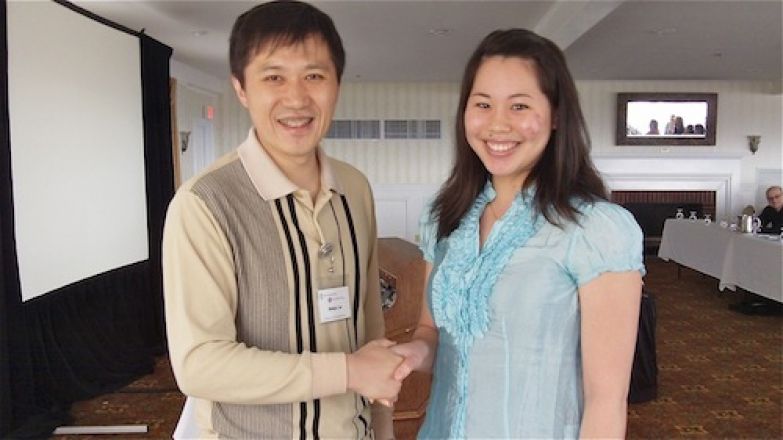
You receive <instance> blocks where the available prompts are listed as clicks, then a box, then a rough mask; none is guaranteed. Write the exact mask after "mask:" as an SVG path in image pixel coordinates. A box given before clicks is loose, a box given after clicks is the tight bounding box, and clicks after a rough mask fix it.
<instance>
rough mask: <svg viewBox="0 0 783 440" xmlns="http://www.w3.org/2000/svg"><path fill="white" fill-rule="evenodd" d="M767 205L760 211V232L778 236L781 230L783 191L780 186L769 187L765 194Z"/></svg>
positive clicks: (782, 222)
mask: <svg viewBox="0 0 783 440" xmlns="http://www.w3.org/2000/svg"><path fill="white" fill-rule="evenodd" d="M766 196H767V203H769V205H768V206H767V207H766V208H764V210H763V211H761V214H760V215H759V219H760V220H761V232H766V233H771V234H780V233H781V232H783V231H781V228H783V189H781V188H780V186H777V185H775V186H770V187H769V188H767V192H766Z"/></svg>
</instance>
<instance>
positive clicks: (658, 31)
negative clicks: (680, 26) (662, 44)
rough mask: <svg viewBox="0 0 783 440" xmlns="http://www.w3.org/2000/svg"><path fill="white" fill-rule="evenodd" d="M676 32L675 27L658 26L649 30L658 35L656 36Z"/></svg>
mask: <svg viewBox="0 0 783 440" xmlns="http://www.w3.org/2000/svg"><path fill="white" fill-rule="evenodd" d="M676 32H677V28H673V27H664V28H660V29H652V30H651V31H650V33H651V34H653V35H658V36H661V35H670V34H673V33H676Z"/></svg>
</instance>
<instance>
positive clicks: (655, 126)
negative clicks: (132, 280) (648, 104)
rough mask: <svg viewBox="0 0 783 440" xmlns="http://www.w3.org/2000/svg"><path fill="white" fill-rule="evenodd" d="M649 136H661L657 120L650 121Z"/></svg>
mask: <svg viewBox="0 0 783 440" xmlns="http://www.w3.org/2000/svg"><path fill="white" fill-rule="evenodd" d="M647 134H648V135H652V134H661V133H660V132H659V131H658V121H657V120H655V119H650V129H649V130H648V131H647Z"/></svg>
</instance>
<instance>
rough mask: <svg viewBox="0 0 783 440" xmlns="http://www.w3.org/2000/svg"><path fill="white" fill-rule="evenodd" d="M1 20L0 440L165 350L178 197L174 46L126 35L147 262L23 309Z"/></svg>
mask: <svg viewBox="0 0 783 440" xmlns="http://www.w3.org/2000/svg"><path fill="white" fill-rule="evenodd" d="M57 2H58V3H61V4H62V2H60V1H57ZM71 9H75V10H78V8H74V7H72V8H71ZM0 14H2V16H1V17H0V22H1V24H0V26H2V28H1V29H0V37H2V58H1V59H0V62H1V63H2V65H0V70H1V71H0V99H2V102H1V103H0V269H2V270H0V437H3V438H5V437H10V438H44V437H48V436H49V435H50V434H51V432H52V430H53V429H54V428H55V427H57V426H59V425H61V424H63V423H66V422H67V421H68V417H69V416H68V410H69V408H70V404H71V403H72V402H74V401H77V400H82V399H87V398H90V397H94V396H96V395H99V394H102V393H106V392H110V391H113V390H116V389H118V388H120V387H122V386H124V385H126V384H128V383H130V382H131V381H133V380H135V379H136V378H138V377H140V376H142V375H144V374H148V373H150V372H151V371H152V368H153V362H154V358H153V356H154V355H156V354H159V353H161V352H163V350H164V348H165V328H164V322H163V299H162V298H163V297H162V290H163V288H162V274H161V265H160V259H161V256H160V243H161V237H162V232H163V221H164V217H165V210H166V207H167V205H168V202H169V200H170V199H171V197H172V195H173V192H174V178H173V168H172V166H173V165H172V158H171V151H172V148H171V147H172V145H171V113H170V111H171V109H170V105H169V58H170V56H171V48H169V47H167V46H165V45H163V44H161V43H159V42H157V41H155V40H153V39H151V38H149V37H147V36H145V35H143V34H142V35H139V34H136V33H133V32H131V33H133V34H134V35H136V36H138V38H139V40H140V47H141V79H142V94H143V118H144V155H145V173H146V189H147V215H148V218H147V224H148V236H149V259H148V260H145V261H141V262H138V263H135V264H131V265H128V266H124V267H120V268H116V269H114V270H111V271H108V272H105V273H102V274H99V275H96V276H94V277H91V278H88V279H85V280H81V281H79V282H76V283H73V284H71V285H69V286H65V287H63V288H61V289H57V290H56V291H53V292H49V293H47V294H46V295H43V296H41V297H38V298H34V299H32V300H30V301H26V302H24V303H23V302H22V301H21V289H20V285H19V271H18V266H17V258H16V245H15V238H14V215H13V212H14V211H13V209H14V206H13V191H12V181H13V179H12V176H11V162H10V157H11V156H10V137H9V119H8V112H9V109H8V49H7V48H8V36H7V22H6V20H7V15H6V2H5V0H0ZM92 18H95V17H94V16H92ZM99 21H102V22H104V23H105V24H109V25H112V24H111V23H108V22H105V21H103V20H99ZM113 27H116V28H118V29H120V27H118V26H116V25H114V26H113ZM121 30H123V31H125V32H127V30H126V29H121Z"/></svg>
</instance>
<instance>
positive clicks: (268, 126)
mask: <svg viewBox="0 0 783 440" xmlns="http://www.w3.org/2000/svg"><path fill="white" fill-rule="evenodd" d="M267 46H269V45H267ZM244 73H245V84H244V87H243V86H242V85H241V84H240V83H239V80H237V79H236V78H232V83H233V85H234V90H235V91H236V93H237V97H238V98H239V101H240V102H241V103H242V105H243V106H245V108H247V109H248V112H249V113H250V119H251V120H252V122H253V127H254V128H255V132H256V136H258V140H259V142H260V143H261V145H262V146H263V147H264V149H265V150H266V151H267V153H269V155H270V156H271V157H272V159H273V160H274V161H275V162H276V163H277V164H278V165H279V166H283V167H285V166H286V165H288V164H299V163H304V161H305V160H308V159H310V158H311V157H313V155H314V154H315V150H316V148H317V147H318V144H319V142H320V141H321V139H322V138H323V137H324V135H325V134H326V132H327V131H328V130H329V124H330V123H331V121H332V115H333V114H334V107H335V105H336V104H337V94H338V91H339V84H338V81H337V72H336V69H335V67H334V64H333V62H332V58H331V56H330V52H329V47H328V46H327V45H326V43H325V42H324V41H323V39H322V38H320V37H308V38H307V39H305V40H304V41H303V42H302V43H299V44H294V45H291V46H278V47H276V48H274V49H271V48H270V47H263V46H262V47H261V48H260V49H259V50H258V52H257V53H256V54H255V55H254V56H253V58H252V59H251V60H250V62H249V63H248V65H247V67H245V72H244Z"/></svg>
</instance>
